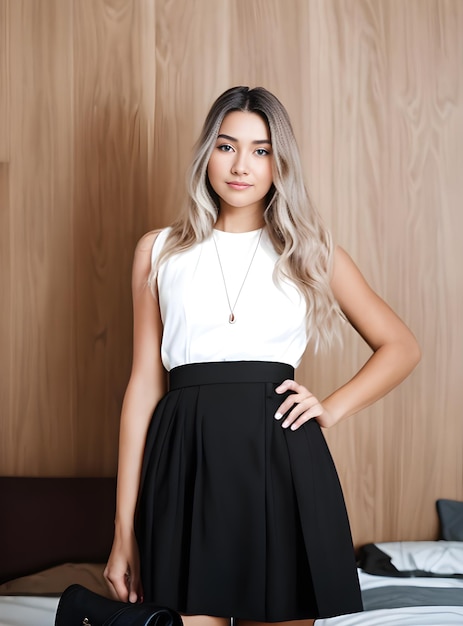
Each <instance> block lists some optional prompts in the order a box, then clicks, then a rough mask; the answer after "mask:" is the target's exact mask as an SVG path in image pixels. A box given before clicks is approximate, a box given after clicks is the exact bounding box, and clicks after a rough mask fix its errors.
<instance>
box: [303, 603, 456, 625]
mask: <svg viewBox="0 0 463 626" xmlns="http://www.w3.org/2000/svg"><path fill="white" fill-rule="evenodd" d="M462 624H463V607H458V606H456V607H454V606H439V607H432V606H412V607H407V608H404V609H379V610H377V611H365V612H364V613H351V614H350V615H341V616H339V617H331V618H330V619H320V620H317V621H316V622H315V626H389V625H393V626H462Z"/></svg>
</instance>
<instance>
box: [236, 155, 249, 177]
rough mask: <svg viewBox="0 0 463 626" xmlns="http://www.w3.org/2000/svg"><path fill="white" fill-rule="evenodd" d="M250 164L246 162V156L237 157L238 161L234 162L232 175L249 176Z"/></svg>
mask: <svg viewBox="0 0 463 626" xmlns="http://www.w3.org/2000/svg"><path fill="white" fill-rule="evenodd" d="M248 169H249V167H248V164H247V162H246V158H245V157H244V155H239V154H237V155H236V159H235V160H234V162H233V166H232V174H237V175H240V174H247V173H248Z"/></svg>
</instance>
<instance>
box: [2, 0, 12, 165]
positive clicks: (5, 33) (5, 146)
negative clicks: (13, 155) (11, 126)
mask: <svg viewBox="0 0 463 626" xmlns="http://www.w3.org/2000/svg"><path fill="white" fill-rule="evenodd" d="M8 39H9V29H8V0H0V163H4V162H6V161H8V157H9V136H10V133H9V131H8V118H9V115H8V101H9V98H8V91H9V81H8V64H9V63H8V51H9V46H8Z"/></svg>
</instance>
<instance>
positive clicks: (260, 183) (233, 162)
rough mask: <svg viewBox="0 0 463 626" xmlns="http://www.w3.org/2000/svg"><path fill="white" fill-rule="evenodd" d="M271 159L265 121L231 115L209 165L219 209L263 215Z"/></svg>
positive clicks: (236, 113) (244, 114)
mask: <svg viewBox="0 0 463 626" xmlns="http://www.w3.org/2000/svg"><path fill="white" fill-rule="evenodd" d="M272 160H273V157H272V144H271V143H270V132H269V129H268V127H267V124H266V123H265V121H264V120H263V119H262V118H261V117H260V116H259V115H257V114H256V113H249V112H245V111H233V112H231V113H228V115H226V116H225V118H224V120H223V122H222V125H221V127H220V130H219V134H218V137H217V141H216V146H215V148H214V151H213V152H212V155H211V157H210V159H209V164H208V166H207V173H208V176H209V182H210V184H211V186H212V188H213V189H214V191H215V193H216V194H217V195H218V196H219V198H220V210H221V211H224V210H227V209H243V210H244V209H246V210H256V209H258V210H260V211H262V212H263V211H264V210H265V208H266V207H265V198H266V196H267V193H268V192H269V190H270V187H271V186H272V182H273V176H272Z"/></svg>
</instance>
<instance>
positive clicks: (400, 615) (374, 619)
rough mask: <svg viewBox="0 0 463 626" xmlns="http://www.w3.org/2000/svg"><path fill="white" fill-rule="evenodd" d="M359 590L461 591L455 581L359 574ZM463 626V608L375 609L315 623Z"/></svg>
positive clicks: (325, 625)
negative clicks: (421, 589) (419, 588)
mask: <svg viewBox="0 0 463 626" xmlns="http://www.w3.org/2000/svg"><path fill="white" fill-rule="evenodd" d="M358 574H359V580H360V587H361V588H362V590H365V591H366V590H369V589H375V588H378V587H389V586H391V585H392V586H403V587H407V586H410V587H441V588H444V587H447V588H451V589H461V590H462V594H463V580H462V579H458V578H420V577H418V578H396V577H389V576H372V575H371V574H366V573H365V572H363V571H361V570H359V572H358ZM392 624H393V625H394V626H463V606H438V607H433V606H416V607H415V606H413V607H406V608H400V609H378V610H375V611H364V612H363V613H351V614H349V615H340V616H339V617H331V618H329V619H320V620H316V622H315V626H389V625H392Z"/></svg>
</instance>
